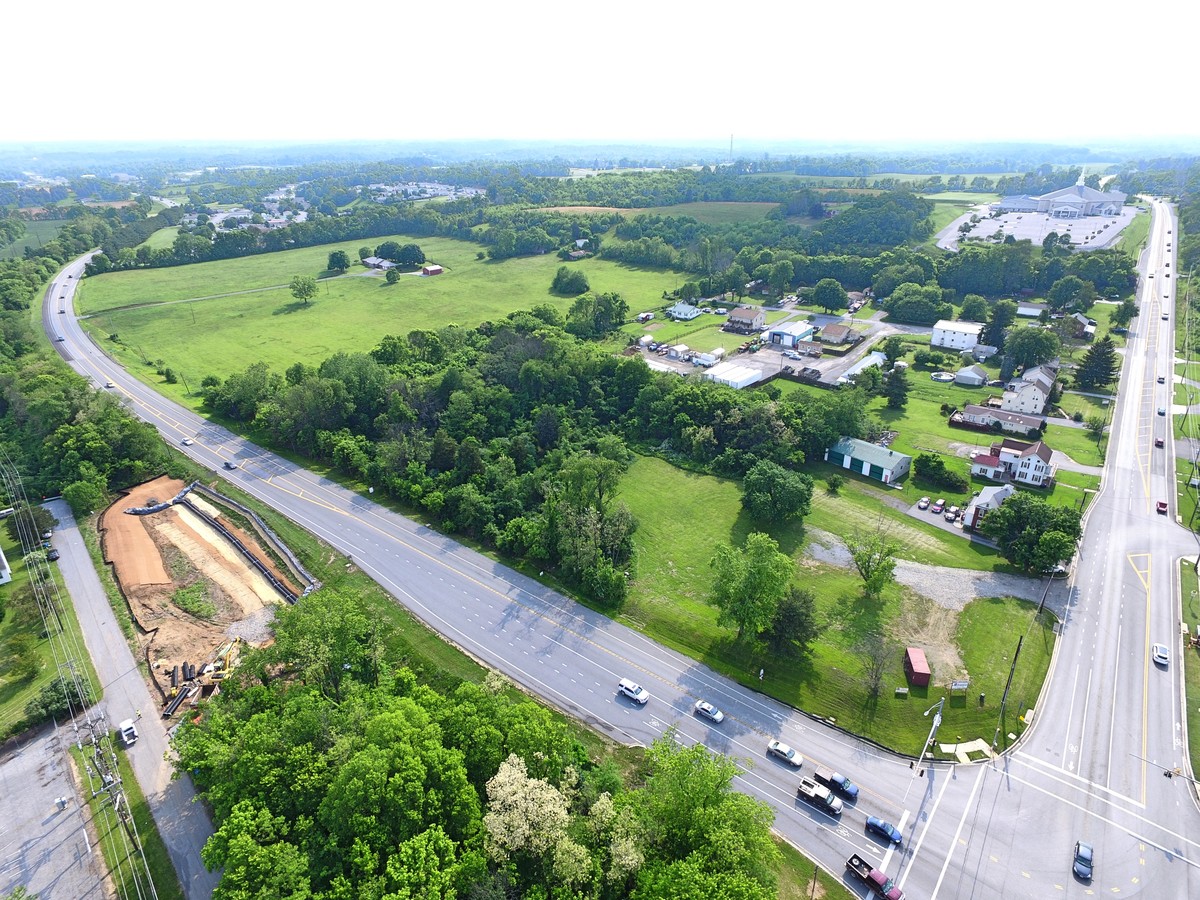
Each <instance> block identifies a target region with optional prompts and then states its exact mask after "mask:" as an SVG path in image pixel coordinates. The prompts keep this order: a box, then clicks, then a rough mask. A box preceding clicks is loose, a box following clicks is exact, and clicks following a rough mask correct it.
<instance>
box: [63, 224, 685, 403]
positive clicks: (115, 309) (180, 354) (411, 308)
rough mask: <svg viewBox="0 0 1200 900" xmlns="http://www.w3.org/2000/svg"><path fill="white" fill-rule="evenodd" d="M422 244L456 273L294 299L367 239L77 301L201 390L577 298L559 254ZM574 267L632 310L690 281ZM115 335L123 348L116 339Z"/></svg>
mask: <svg viewBox="0 0 1200 900" xmlns="http://www.w3.org/2000/svg"><path fill="white" fill-rule="evenodd" d="M386 239H387V238H376V239H374V240H373V241H372V243H373V244H374V245H378V244H379V243H382V242H383V241H384V240H386ZM395 239H396V240H398V241H401V242H405V241H411V240H414V239H413V238H409V237H404V236H396V238H395ZM417 242H418V243H419V244H420V245H421V248H422V249H423V250H424V251H425V253H426V255H427V256H428V258H429V259H430V261H431V262H437V263H439V264H441V265H442V266H444V267H445V269H446V274H444V275H439V276H436V277H430V278H425V277H421V276H420V275H403V276H402V277H401V278H400V280H399V282H398V283H396V284H394V285H389V284H387V283H386V282H385V281H384V279H383V277H382V275H380V274H378V273H376V274H368V270H366V269H363V268H361V267H358V266H355V267H354V268H352V269H351V270H350V273H349V274H347V275H344V276H339V277H328V278H322V279H321V280H320V282H319V287H320V293H319V295H318V296H317V298H316V299H314V300H313V301H312V302H310V303H309V304H308V305H305V304H303V303H300V302H298V301H296V300H295V299H294V298H293V297H292V296H291V293H290V291H289V290H288V288H287V283H288V281H289V280H290V279H291V277H292V276H293V275H295V274H311V275H318V274H321V273H322V272H323V270H324V267H325V263H326V261H327V260H328V256H329V253H330V251H332V250H335V249H343V250H346V251H347V252H349V253H350V254H351V256H352V257H353V258H355V259H357V250H358V247H359V246H360V245H361V244H362V243H365V242H357V241H356V242H354V243H353V244H352V245H351V244H330V245H324V246H321V247H309V248H304V249H300V250H289V251H284V252H281V253H272V254H263V255H260V256H250V257H243V258H240V259H232V260H222V261H219V262H208V263H199V264H196V265H192V266H179V267H174V268H166V269H146V270H140V271H133V272H115V273H110V274H106V275H102V276H99V277H95V278H87V279H84V280H83V282H82V283H81V285H80V293H79V295H78V300H77V305H78V309H79V310H80V312H81V314H83V315H85V316H88V318H86V319H84V320H83V324H84V327H85V328H87V329H88V330H89V331H91V332H92V333H93V334H94V335H95V337H96V339H97V340H98V341H99V342H101V344H102V346H104V347H105V348H107V349H108V350H109V352H111V353H113V354H114V355H115V356H117V357H118V358H120V359H121V360H122V362H124V363H125V364H126V365H128V366H129V367H130V369H131V371H133V372H134V373H135V374H136V373H138V372H142V373H145V374H147V375H148V376H149V379H150V380H153V372H152V371H150V372H148V371H147V368H146V366H145V365H144V362H145V360H154V361H157V360H161V361H162V363H163V365H164V366H167V367H170V368H172V369H174V370H175V371H176V372H179V373H182V374H183V376H184V378H185V379H187V380H189V381H194V382H195V383H197V384H198V382H199V380H200V379H201V378H202V377H204V376H205V375H209V374H214V375H218V376H222V377H223V376H226V375H228V374H230V373H231V372H235V371H239V372H240V371H242V370H244V369H245V367H246V365H247V364H248V363H250V362H254V361H257V360H262V361H264V362H266V363H267V364H268V365H270V366H271V368H272V369H274V370H276V371H279V372H282V371H283V370H284V369H286V368H287V367H288V366H290V365H291V364H292V363H294V362H297V361H304V362H307V363H309V364H310V365H316V364H319V363H320V362H321V361H322V360H324V359H325V358H326V357H328V356H330V355H332V354H333V353H336V352H338V351H366V350H370V349H371V348H373V347H374V346H375V345H376V344H378V342H379V340H380V338H382V337H384V336H385V335H388V334H408V333H409V332H410V331H413V330H418V329H439V328H442V327H444V326H446V325H451V324H457V325H461V326H463V327H474V326H476V325H478V324H479V323H481V322H484V321H487V320H492V319H498V318H501V317H503V316H504V315H506V314H508V313H510V312H512V311H514V310H518V309H528V308H530V307H531V306H534V305H535V304H539V303H547V304H549V305H551V306H553V307H555V308H557V309H559V310H561V311H562V312H564V313H565V312H566V311H567V310H568V309H569V308H570V306H571V304H572V302H574V301H573V298H570V297H558V296H556V295H553V294H551V293H550V282H551V280H552V279H553V278H554V273H555V271H556V270H557V269H558V267H559V266H561V265H563V263H562V262H561V261H560V260H559V259H558V258H557V257H556V256H554V255H552V254H546V255H543V256H532V257H519V258H515V259H508V260H503V261H500V262H492V261H487V260H479V259H476V254H477V252H478V251H479V247H478V245H476V244H473V243H469V242H466V241H456V240H452V239H447V238H420V239H417ZM571 265H572V266H576V267H578V268H579V269H580V270H582V271H583V272H584V273H585V274H586V275H587V277H588V280H589V282H590V284H591V287H592V289H593V290H595V291H598V292H606V291H616V292H617V293H619V294H621V296H622V297H623V298H624V299H625V300H626V301H627V302H628V303H629V307H630V310H631V312H638V311H641V310H642V309H659V308H661V306H662V305H663V300H662V295H663V292H664V291H671V290H674V289H676V288H677V287H678V286H679V285H680V284H681V283H682V282H683V281H684V280H685V276H683V275H680V274H678V273H675V272H671V271H666V270H659V269H642V268H634V267H629V266H624V265H620V264H618V263H614V262H609V261H607V260H602V259H585V260H581V261H580V262H577V263H572V264H571ZM114 333H115V334H117V335H118V337H119V342H113V341H111V340H109V338H110V336H111V335H112V334H114ZM156 386H158V387H160V388H161V389H163V390H164V391H166V392H167V393H169V394H170V395H171V396H173V397H174V398H175V399H179V400H181V401H182V402H192V403H194V402H195V398H184V397H183V395H182V393H181V392H180V391H179V390H175V389H176V388H180V389H181V386H171V385H158V384H157V382H156ZM194 387H195V385H193V388H194Z"/></svg>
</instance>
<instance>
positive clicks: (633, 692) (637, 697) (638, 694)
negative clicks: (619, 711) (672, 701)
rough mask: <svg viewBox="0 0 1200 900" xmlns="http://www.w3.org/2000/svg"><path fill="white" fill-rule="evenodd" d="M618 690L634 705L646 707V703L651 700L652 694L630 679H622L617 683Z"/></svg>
mask: <svg viewBox="0 0 1200 900" xmlns="http://www.w3.org/2000/svg"><path fill="white" fill-rule="evenodd" d="M617 690H618V691H620V692H621V693H622V694H624V695H625V696H626V697H628V698H629V699H630V700H632V701H633V702H634V703H640V704H641V705H642V706H645V705H646V701H648V700H649V699H650V693H649V692H648V691H647V690H646V689H645V688H644V687H642V686H641V685H640V684H638V683H637V682H634V681H630V680H629V679H628V678H622V679H621V680H620V681H618V682H617Z"/></svg>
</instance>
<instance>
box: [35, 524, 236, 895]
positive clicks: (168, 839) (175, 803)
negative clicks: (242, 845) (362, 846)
mask: <svg viewBox="0 0 1200 900" xmlns="http://www.w3.org/2000/svg"><path fill="white" fill-rule="evenodd" d="M45 507H46V509H48V510H49V511H50V512H51V514H53V516H54V517H55V518H56V519H58V523H59V524H58V527H57V529H56V531H55V535H54V543H55V546H56V547H57V548H58V551H59V553H60V554H61V556H60V557H59V559H58V566H59V570H60V572H61V574H62V577H63V582H64V583H65V585H66V588H67V591H68V592H69V593H70V595H71V599H72V602H73V603H74V605H75V613H76V615H77V616H78V618H79V625H80V628H81V630H82V631H83V641H84V644H85V645H86V647H87V651H88V654H89V655H90V656H91V658H92V663H93V665H94V666H95V667H96V674H97V675H98V676H99V678H100V683H101V685H102V686H103V688H102V690H103V695H104V697H103V699H102V700H101V702H100V703H99V704H97V706H96V707H95V708H94V710H93V712H96V713H102V714H103V715H105V716H106V717H107V718H108V724H109V727H110V728H111V729H115V728H116V725H117V723H118V722H120V721H121V720H122V719H127V718H133V717H135V716H136V715H137V711H138V710H141V711H142V718H141V719H140V720H139V721H138V723H137V726H138V733H139V735H140V737H139V738H138V741H137V743H135V744H134V745H133V746H132V747H130V748H129V750H128V757H129V763H130V766H131V767H132V768H133V772H134V775H135V776H136V777H137V780H138V784H139V785H141V788H142V793H144V794H145V795H146V801H147V803H148V805H149V807H150V811H151V813H152V814H153V816H154V821H155V823H156V824H157V825H158V830H159V831H160V832H161V834H162V837H163V841H164V842H165V843H166V845H167V850H168V852H169V853H170V855H171V861H172V863H174V865H175V871H176V873H177V874H178V875H179V880H180V883H181V884H182V885H183V889H184V893H185V895H186V896H187V897H188V898H189V900H193V898H206V897H211V896H212V892H213V889H214V888H215V887H216V886H217V882H218V881H219V880H220V875H219V873H214V872H209V871H208V870H206V869H205V868H204V863H203V862H201V860H200V850H201V848H202V847H203V846H204V842H205V841H206V840H208V837H209V835H211V834H212V832H213V826H212V821H211V820H210V819H209V817H208V813H207V811H206V810H205V807H204V804H202V803H200V802H196V792H195V790H194V789H193V788H192V782H191V779H190V778H188V777H187V776H182V777H180V778H177V779H172V778H171V774H172V768H171V764H170V763H169V762H168V761H167V760H166V753H167V733H166V728H165V727H164V724H163V720H162V719H161V718H159V717H158V715H157V711H158V709H159V707H160V705H161V704H160V703H159V699H158V697H156V696H152V695H151V693H150V689H149V688H148V687H147V686H146V682H145V679H144V678H143V677H142V675H141V673H140V671H139V670H138V667H137V662H136V661H135V660H134V657H133V653H132V652H131V651H130V649H129V644H128V643H127V641H126V640H125V635H124V634H122V633H121V629H120V627H119V626H118V625H117V620H116V616H115V615H114V614H113V610H112V607H111V606H109V603H108V597H107V596H106V595H105V593H104V588H103V586H102V585H101V584H100V578H99V576H98V575H97V574H96V569H95V567H94V566H93V565H92V559H91V557H90V556H89V555H88V552H87V547H86V546H85V545H84V543H83V537H82V536H81V535H80V533H79V530H78V528H77V527H76V525H75V519H74V517H73V516H72V515H71V509H70V507H69V506H67V504H66V502H64V501H62V500H55V501H51V502H49V503H47V504H45Z"/></svg>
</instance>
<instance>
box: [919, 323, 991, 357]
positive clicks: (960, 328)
mask: <svg viewBox="0 0 1200 900" xmlns="http://www.w3.org/2000/svg"><path fill="white" fill-rule="evenodd" d="M981 331H983V325H982V324H981V323H979V322H952V321H950V320H949V319H941V320H939V321H938V322H936V323H934V326H933V336H932V337H931V338H930V339H929V346H931V347H946V348H947V349H950V350H970V349H971V348H972V347H974V346H975V345H976V344H978V343H979V333H980V332H981Z"/></svg>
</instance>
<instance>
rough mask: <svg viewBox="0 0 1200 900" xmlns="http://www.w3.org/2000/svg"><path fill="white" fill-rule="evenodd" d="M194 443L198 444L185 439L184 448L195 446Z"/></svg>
mask: <svg viewBox="0 0 1200 900" xmlns="http://www.w3.org/2000/svg"><path fill="white" fill-rule="evenodd" d="M194 443H196V442H195V441H193V440H192V439H191V438H184V439H183V446H185V447H190V446H192V444H194Z"/></svg>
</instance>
